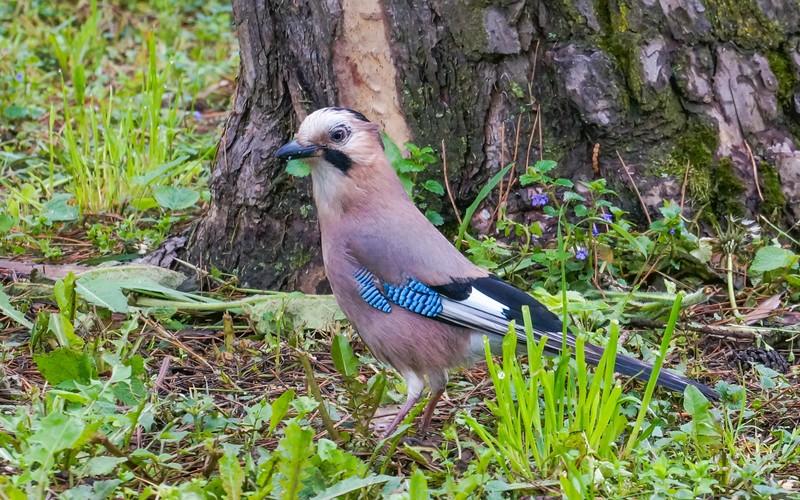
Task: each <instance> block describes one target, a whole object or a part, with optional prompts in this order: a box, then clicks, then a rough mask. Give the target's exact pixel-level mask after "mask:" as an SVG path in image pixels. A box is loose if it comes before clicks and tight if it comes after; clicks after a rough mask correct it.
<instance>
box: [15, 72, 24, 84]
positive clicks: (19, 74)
mask: <svg viewBox="0 0 800 500" xmlns="http://www.w3.org/2000/svg"><path fill="white" fill-rule="evenodd" d="M14 78H15V79H16V80H17V81H18V82H21V81H22V78H23V76H22V73H17V74H16V75H14Z"/></svg>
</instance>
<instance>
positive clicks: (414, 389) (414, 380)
mask: <svg viewBox="0 0 800 500" xmlns="http://www.w3.org/2000/svg"><path fill="white" fill-rule="evenodd" d="M403 378H404V379H405V381H406V393H407V394H408V396H407V399H406V402H405V403H404V404H403V406H402V407H401V408H400V411H399V412H398V413H397V416H396V417H394V420H392V423H391V424H389V427H388V428H387V429H386V430H385V431H383V434H381V439H385V438H387V437H389V436H391V435H392V433H393V432H394V431H395V429H397V426H398V425H400V423H401V422H402V421H403V419H404V418H406V415H408V412H410V411H411V409H412V408H414V405H416V404H417V402H419V398H420V397H422V391H423V390H424V389H425V381H424V380H423V379H422V378H421V377H420V376H418V375H417V374H416V373H414V372H408V373H403Z"/></svg>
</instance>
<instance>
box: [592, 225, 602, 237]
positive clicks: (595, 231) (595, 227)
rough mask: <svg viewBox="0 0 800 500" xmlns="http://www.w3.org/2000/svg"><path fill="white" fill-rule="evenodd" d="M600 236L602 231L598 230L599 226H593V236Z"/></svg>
mask: <svg viewBox="0 0 800 500" xmlns="http://www.w3.org/2000/svg"><path fill="white" fill-rule="evenodd" d="M598 234H600V231H598V230H597V226H595V225H594V224H592V236H597V235H598Z"/></svg>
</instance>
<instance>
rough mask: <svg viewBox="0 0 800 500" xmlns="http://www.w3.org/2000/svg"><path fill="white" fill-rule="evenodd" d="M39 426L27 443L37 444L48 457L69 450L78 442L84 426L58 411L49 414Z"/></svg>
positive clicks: (79, 421) (75, 419) (77, 420)
mask: <svg viewBox="0 0 800 500" xmlns="http://www.w3.org/2000/svg"><path fill="white" fill-rule="evenodd" d="M39 426H40V427H39V430H38V431H36V432H35V433H34V434H33V435H32V436H31V437H30V439H29V441H30V442H31V443H35V444H39V445H40V446H41V448H42V450H43V451H44V452H45V453H46V454H47V455H48V456H50V457H53V456H55V454H56V453H58V452H59V451H62V450H66V449H68V448H71V447H72V446H73V445H74V444H75V443H77V442H78V439H79V438H80V437H81V435H82V434H83V431H84V429H85V425H84V423H83V422H81V420H80V419H78V418H75V417H73V416H71V415H66V414H64V413H61V412H60V411H52V412H50V414H49V415H47V416H46V417H45V418H43V419H42V421H41V422H40V423H39ZM37 461H38V460H37ZM39 463H41V462H39Z"/></svg>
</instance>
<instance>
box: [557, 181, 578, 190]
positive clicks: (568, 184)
mask: <svg viewBox="0 0 800 500" xmlns="http://www.w3.org/2000/svg"><path fill="white" fill-rule="evenodd" d="M553 184H555V185H556V186H563V187H566V188H570V189H572V188H573V187H575V183H574V182H572V181H571V180H569V179H556V180H555V181H553Z"/></svg>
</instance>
